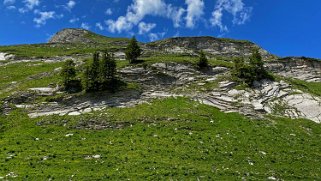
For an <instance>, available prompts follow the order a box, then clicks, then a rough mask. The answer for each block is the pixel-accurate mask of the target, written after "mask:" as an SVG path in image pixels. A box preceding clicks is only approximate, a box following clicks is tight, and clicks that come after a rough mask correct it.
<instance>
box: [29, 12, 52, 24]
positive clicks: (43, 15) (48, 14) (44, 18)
mask: <svg viewBox="0 0 321 181" xmlns="http://www.w3.org/2000/svg"><path fill="white" fill-rule="evenodd" d="M35 13H36V14H38V15H40V17H39V18H34V19H33V21H34V22H35V23H36V26H37V27H40V26H42V25H45V24H46V23H47V20H49V19H54V18H55V14H56V13H55V12H54V11H44V12H39V11H36V12H35Z"/></svg>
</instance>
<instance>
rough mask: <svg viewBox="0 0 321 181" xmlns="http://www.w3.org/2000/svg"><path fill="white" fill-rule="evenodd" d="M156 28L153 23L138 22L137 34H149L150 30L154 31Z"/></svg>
mask: <svg viewBox="0 0 321 181" xmlns="http://www.w3.org/2000/svg"><path fill="white" fill-rule="evenodd" d="M155 27H156V24H155V23H145V22H140V23H139V24H138V29H139V32H138V33H139V34H140V35H142V34H145V33H148V32H150V31H151V30H152V29H154V28H155Z"/></svg>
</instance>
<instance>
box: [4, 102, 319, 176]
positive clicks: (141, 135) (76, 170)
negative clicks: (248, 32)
mask: <svg viewBox="0 0 321 181" xmlns="http://www.w3.org/2000/svg"><path fill="white" fill-rule="evenodd" d="M0 120H1V121H0V131H1V136H0V137H1V139H0V160H1V162H0V177H5V175H7V174H9V173H11V172H12V173H14V174H13V175H17V177H16V179H17V180H22V179H27V180H44V179H55V180H68V179H74V180H96V179H111V180H127V179H131V180H171V179H173V180H182V179H183V180H185V179H187V180H197V179H199V180H213V179H216V180H231V179H232V180H233V179H237V180H240V179H248V180H266V179H268V178H269V177H270V178H271V177H274V178H277V179H284V180H317V179H319V178H320V177H321V175H320V173H321V169H320V168H321V162H320V160H321V155H320V144H319V140H320V139H321V137H320V135H321V128H320V126H319V125H317V124H316V123H313V122H311V121H306V120H288V119H281V118H271V119H270V120H260V121H258V120H250V119H247V118H245V117H243V116H240V115H238V114H225V113H222V112H220V111H218V110H217V109H215V108H213V107H209V106H205V105H200V104H198V103H196V102H192V101H189V100H187V99H184V98H179V99H167V100H165V101H155V102H153V103H152V104H150V105H148V104H144V105H141V106H138V107H135V108H126V109H120V108H113V109H107V110H106V111H103V112H97V113H95V114H91V115H83V116H80V117H68V116H66V117H47V118H39V119H34V120H30V119H29V118H27V117H26V115H25V114H24V113H23V112H21V111H17V112H15V113H14V114H13V115H11V116H8V117H0ZM89 124H93V125H96V128H99V126H104V125H105V126H110V127H114V128H110V129H105V130H88V129H85V128H86V127H88V126H89ZM76 128H77V129H76ZM8 178H9V179H10V177H8Z"/></svg>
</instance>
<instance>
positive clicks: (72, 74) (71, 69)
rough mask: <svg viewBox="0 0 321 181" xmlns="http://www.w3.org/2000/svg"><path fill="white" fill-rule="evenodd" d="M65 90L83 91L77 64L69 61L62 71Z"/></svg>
mask: <svg viewBox="0 0 321 181" xmlns="http://www.w3.org/2000/svg"><path fill="white" fill-rule="evenodd" d="M60 76H61V77H62V84H63V88H64V90H66V91H69V92H77V91H81V83H80V81H79V80H77V78H76V76H77V73H76V69H75V63H74V62H73V61H72V60H67V61H66V62H65V64H64V66H63V68H62V70H61V73H60Z"/></svg>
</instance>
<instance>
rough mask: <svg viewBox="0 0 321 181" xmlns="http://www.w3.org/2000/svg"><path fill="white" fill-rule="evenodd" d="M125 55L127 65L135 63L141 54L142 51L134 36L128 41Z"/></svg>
mask: <svg viewBox="0 0 321 181" xmlns="http://www.w3.org/2000/svg"><path fill="white" fill-rule="evenodd" d="M125 53H126V59H127V60H128V61H129V63H137V58H138V57H139V56H140V55H141V54H142V50H141V48H140V47H139V45H138V42H137V40H136V38H135V36H133V38H132V39H131V40H130V42H129V44H128V46H127V48H126V52H125Z"/></svg>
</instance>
